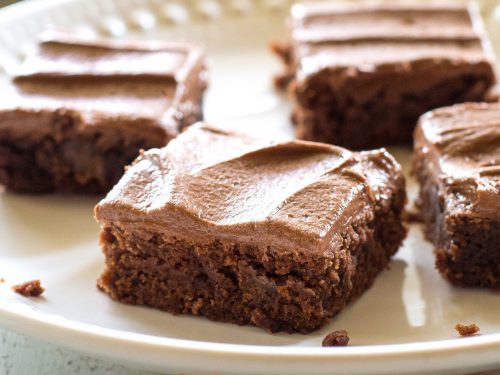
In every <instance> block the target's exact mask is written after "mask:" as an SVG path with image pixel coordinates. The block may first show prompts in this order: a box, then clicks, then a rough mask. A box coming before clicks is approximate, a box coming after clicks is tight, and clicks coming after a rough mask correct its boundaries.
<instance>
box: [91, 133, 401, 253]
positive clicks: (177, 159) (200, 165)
mask: <svg viewBox="0 0 500 375" xmlns="http://www.w3.org/2000/svg"><path fill="white" fill-rule="evenodd" d="M400 173H401V172H400V168H399V165H397V163H396V162H395V161H394V159H393V158H392V157H391V156H390V155H389V154H388V153H387V152H386V151H384V150H378V151H372V152H364V153H352V152H350V151H347V150H345V149H342V148H339V147H335V146H330V145H324V144H319V143H311V142H304V141H290V142H286V143H273V142H272V141H268V140H261V139H252V138H250V137H248V136H246V135H241V134H236V133H228V132H225V131H221V130H218V129H216V128H213V127H210V126H209V125H206V124H201V123H200V124H198V125H194V126H192V127H190V128H189V129H188V130H186V131H185V132H184V133H182V134H181V135H180V136H179V137H177V138H176V139H175V140H173V141H172V142H170V143H169V145H168V146H167V147H165V148H163V149H153V150H150V151H147V152H146V153H144V154H143V155H142V156H141V157H139V158H138V159H137V160H136V161H135V163H134V164H133V165H132V166H131V167H130V168H129V169H128V171H127V172H126V174H125V175H124V177H123V178H122V180H121V181H120V182H119V183H118V184H117V185H116V186H115V188H114V189H113V190H112V191H111V192H110V193H109V194H108V196H107V197H106V198H105V199H104V200H103V201H101V203H99V205H98V206H97V208H96V217H97V219H98V220H100V221H112V220H117V221H122V222H127V221H143V222H150V223H153V224H155V223H156V225H163V226H164V227H165V228H171V227H172V225H173V226H174V227H176V228H185V229H186V230H193V231H198V232H204V231H206V232H215V233H223V232H225V233H235V234H239V235H241V234H242V233H243V234H245V235H247V236H259V237H261V238H265V237H262V236H268V235H270V236H275V237H279V236H283V237H282V241H287V240H292V239H293V240H298V241H302V242H307V243H309V244H311V243H313V244H318V243H320V242H322V241H324V240H325V239H328V238H329V237H330V236H331V235H332V233H336V234H338V232H339V230H340V229H342V228H344V227H345V226H346V225H348V224H349V223H350V222H351V220H354V219H355V218H356V217H357V215H367V214H368V215H369V213H370V212H371V211H372V210H373V206H374V204H376V203H377V202H378V201H379V200H380V199H383V198H384V197H385V195H386V194H388V191H389V185H390V184H391V183H393V182H394V176H395V175H399V174H400ZM188 227H189V228H188ZM193 227H196V228H197V229H193Z"/></svg>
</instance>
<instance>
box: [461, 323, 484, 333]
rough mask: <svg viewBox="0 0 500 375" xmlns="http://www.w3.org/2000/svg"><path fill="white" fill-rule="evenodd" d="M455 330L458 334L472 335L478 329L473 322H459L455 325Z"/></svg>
mask: <svg viewBox="0 0 500 375" xmlns="http://www.w3.org/2000/svg"><path fill="white" fill-rule="evenodd" d="M455 330H456V331H457V332H458V334H459V335H460V336H473V335H475V334H476V333H478V332H479V331H480V329H479V327H478V326H477V325H476V324H475V323H472V324H469V325H466V324H460V323H458V324H457V325H455Z"/></svg>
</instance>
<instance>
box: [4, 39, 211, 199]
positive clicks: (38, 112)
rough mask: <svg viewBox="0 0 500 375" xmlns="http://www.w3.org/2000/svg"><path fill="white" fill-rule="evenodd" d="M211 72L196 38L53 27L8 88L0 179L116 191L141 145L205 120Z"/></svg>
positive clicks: (20, 186) (160, 142) (18, 185)
mask: <svg viewBox="0 0 500 375" xmlns="http://www.w3.org/2000/svg"><path fill="white" fill-rule="evenodd" d="M205 76H206V72H205V68H204V55H203V52H202V51H201V49H200V48H199V47H197V46H194V45H189V44H176V43H146V42H144V43H142V42H134V43H132V42H122V41H120V42H118V41H105V40H90V39H81V38H77V37H75V36H72V35H69V34H63V33H48V34H45V35H44V36H43V37H42V39H41V42H40V44H39V48H38V50H37V52H36V53H34V54H33V55H31V56H29V57H28V58H27V60H26V61H25V62H24V64H22V66H21V67H20V69H19V72H18V74H17V75H16V76H15V77H14V78H13V80H12V81H11V82H9V83H8V84H7V85H5V86H4V87H3V88H2V90H3V96H2V98H3V101H2V104H1V105H0V184H2V185H4V186H5V187H6V188H7V189H9V190H11V191H16V192H29V193H46V192H78V193H103V192H107V191H109V190H110V189H111V187H112V186H113V185H114V184H115V183H116V182H117V181H118V179H119V178H120V177H121V176H122V174H123V168H124V166H125V165H127V164H129V163H131V162H132V161H133V160H134V159H135V158H136V157H137V155H138V154H139V150H140V149H149V148H152V147H161V146H164V145H165V144H167V143H168V141H169V140H170V139H172V138H174V137H175V136H176V135H177V134H178V133H179V131H180V130H181V129H183V128H184V127H186V126H187V125H190V124H192V123H194V122H196V121H197V120H199V119H201V116H202V112H201V100H202V94H203V91H204V89H205V87H206V77H205Z"/></svg>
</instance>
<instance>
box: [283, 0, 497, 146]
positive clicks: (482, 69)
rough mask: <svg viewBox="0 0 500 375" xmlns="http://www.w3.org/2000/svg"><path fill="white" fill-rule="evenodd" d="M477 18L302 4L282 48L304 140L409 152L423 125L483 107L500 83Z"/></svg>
mask: <svg viewBox="0 0 500 375" xmlns="http://www.w3.org/2000/svg"><path fill="white" fill-rule="evenodd" d="M480 21H481V20H480V16H479V14H477V11H475V8H474V9H473V8H471V9H467V8H465V7H464V6H462V5H457V4H446V5H444V4H442V5H432V4H421V5H419V4H413V5H404V4H403V5H402V4H384V5H368V4H366V3H365V4H359V3H358V4H339V3H335V2H323V3H308V4H298V5H295V6H293V7H292V10H291V21H290V29H291V31H290V34H291V36H290V41H288V42H286V43H282V44H275V45H274V50H275V52H276V53H277V54H278V56H280V58H281V59H282V60H283V62H284V65H285V71H284V72H283V74H282V76H281V77H279V79H278V83H279V84H280V85H285V84H286V83H287V82H291V85H290V90H289V91H290V93H291V97H292V99H293V101H294V111H293V122H294V123H295V125H296V132H297V136H298V138H301V139H306V140H313V141H320V142H327V143H333V144H337V145H341V146H344V147H348V148H352V149H367V148H373V147H380V146H384V145H389V144H398V143H407V144H408V143H411V141H412V133H413V129H414V127H415V124H416V122H417V120H418V117H419V116H420V115H422V114H423V113H424V112H426V111H428V110H430V109H433V108H437V107H441V106H445V105H451V104H455V103H461V102H466V101H484V100H485V99H486V98H487V96H488V95H487V94H488V91H489V89H490V88H491V87H492V85H493V83H494V81H495V78H494V72H493V68H492V64H491V61H492V56H493V53H492V52H491V49H490V46H489V42H488V40H487V38H486V35H485V32H484V30H483V27H482V25H481V22H480Z"/></svg>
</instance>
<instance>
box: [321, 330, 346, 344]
mask: <svg viewBox="0 0 500 375" xmlns="http://www.w3.org/2000/svg"><path fill="white" fill-rule="evenodd" d="M348 343H349V336H348V335H347V331H345V330H343V329H338V330H336V331H333V332H331V333H329V334H328V335H326V336H325V338H324V339H323V342H322V343H321V345H322V346H347V344H348Z"/></svg>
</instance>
